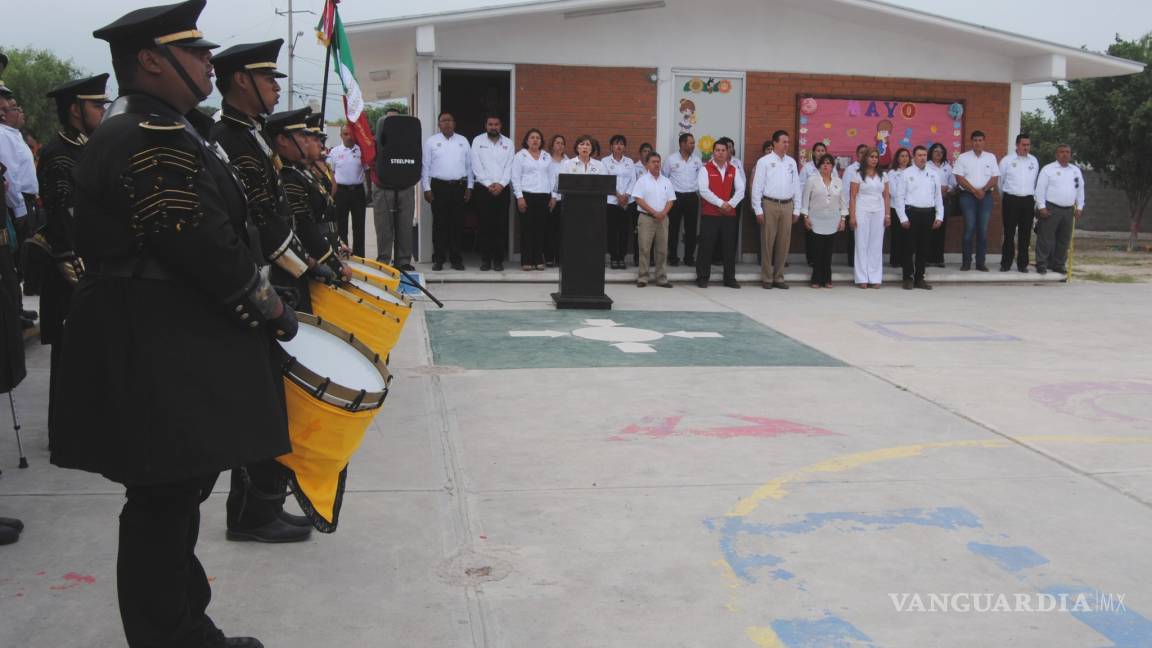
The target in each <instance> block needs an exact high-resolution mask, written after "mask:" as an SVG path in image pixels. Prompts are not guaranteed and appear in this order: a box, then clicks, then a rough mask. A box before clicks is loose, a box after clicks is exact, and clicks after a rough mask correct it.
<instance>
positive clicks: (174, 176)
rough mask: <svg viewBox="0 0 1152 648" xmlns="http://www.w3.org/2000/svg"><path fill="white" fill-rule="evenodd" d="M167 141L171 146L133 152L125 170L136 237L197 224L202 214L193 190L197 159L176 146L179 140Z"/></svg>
mask: <svg viewBox="0 0 1152 648" xmlns="http://www.w3.org/2000/svg"><path fill="white" fill-rule="evenodd" d="M145 123H148V122H145ZM142 126H143V125H142ZM169 141H170V142H171V143H172V144H174V146H153V147H151V148H147V149H144V150H143V151H140V152H139V153H137V154H135V155H133V156H132V157H131V158H130V159H129V160H128V169H127V170H126V171H125V172H124V184H125V186H126V187H127V188H128V195H129V197H130V198H131V199H132V228H133V229H134V230H135V231H136V235H137V236H138V237H142V236H144V235H146V234H151V233H159V232H163V231H165V230H176V231H177V232H179V231H181V230H182V229H184V228H187V227H197V226H199V225H200V220H201V218H202V217H203V214H202V213H201V211H200V197H199V196H198V195H196V191H195V178H196V174H198V173H199V172H200V159H199V157H197V155H196V154H195V153H193V152H191V151H187V150H184V149H181V148H177V146H179V145H181V144H183V142H182V141H180V140H178V139H177V140H169Z"/></svg>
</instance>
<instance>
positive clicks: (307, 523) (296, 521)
mask: <svg viewBox="0 0 1152 648" xmlns="http://www.w3.org/2000/svg"><path fill="white" fill-rule="evenodd" d="M277 517H279V518H280V519H281V520H284V521H285V522H287V523H288V524H291V525H292V526H298V527H311V526H312V521H311V520H309V519H308V518H307V517H306V516H304V515H296V514H294V513H289V512H288V511H285V510H284V509H280V513H279V514H278V515H277Z"/></svg>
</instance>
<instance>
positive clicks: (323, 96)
mask: <svg viewBox="0 0 1152 648" xmlns="http://www.w3.org/2000/svg"><path fill="white" fill-rule="evenodd" d="M328 2H332V0H328ZM324 13H325V15H327V13H328V12H327V10H325V12H324ZM332 24H333V25H335V24H336V6H335V5H332ZM333 47H336V30H335V29H333V30H332V37H331V38H329V39H328V48H327V49H326V50H325V51H324V89H323V90H321V91H320V128H321V129H323V128H324V126H325V121H324V111H325V110H326V109H327V108H328V72H329V70H331V69H332V48H333Z"/></svg>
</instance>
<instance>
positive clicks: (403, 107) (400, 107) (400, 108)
mask: <svg viewBox="0 0 1152 648" xmlns="http://www.w3.org/2000/svg"><path fill="white" fill-rule="evenodd" d="M389 110H395V111H397V112H399V113H400V114H401V115H407V114H408V105H407V104H404V103H401V102H399V101H389V102H388V103H386V104H384V105H382V106H371V105H369V106H365V107H364V111H365V112H366V113H368V125H369V126H370V127H371V128H373V129H375V128H376V123H377V122H379V121H380V118H381V117H383V116H384V114H385V113H387V112H388V111H389Z"/></svg>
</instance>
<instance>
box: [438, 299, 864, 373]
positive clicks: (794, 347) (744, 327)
mask: <svg viewBox="0 0 1152 648" xmlns="http://www.w3.org/2000/svg"><path fill="white" fill-rule="evenodd" d="M426 317H427V321H428V334H429V337H430V339H431V343H432V355H433V359H434V361H435V363H436V364H437V365H452V366H459V367H463V368H465V369H534V368H556V367H693V366H697V367H778V366H781V367H787V366H803V367H841V366H844V364H843V363H842V362H840V361H839V360H837V359H835V358H833V357H831V356H828V355H826V354H824V353H821V352H820V351H817V350H815V349H813V348H811V347H809V346H807V345H805V344H803V343H801V342H798V341H796V340H794V339H792V338H790V337H788V336H786V335H783V334H781V333H779V332H777V331H775V330H773V329H771V328H769V327H767V326H764V325H763V324H760V323H759V322H756V321H754V320H752V319H750V318H748V317H745V316H744V315H741V314H739V313H711V312H710V313H705V312H688V311H606V312H603V313H598V312H595V311H573V310H555V311H551V310H510V311H471V310H460V311H451V310H449V311H429V312H427V313H426Z"/></svg>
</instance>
